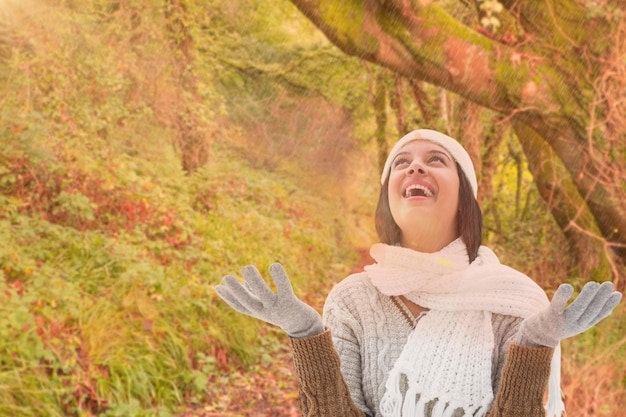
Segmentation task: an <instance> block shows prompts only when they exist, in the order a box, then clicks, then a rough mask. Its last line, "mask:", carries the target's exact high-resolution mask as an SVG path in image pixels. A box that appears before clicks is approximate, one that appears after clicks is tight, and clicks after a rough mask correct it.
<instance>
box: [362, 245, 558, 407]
mask: <svg viewBox="0 0 626 417" xmlns="http://www.w3.org/2000/svg"><path fill="white" fill-rule="evenodd" d="M370 253H371V255H372V257H373V258H374V259H375V260H376V262H377V263H375V264H373V265H368V266H366V267H365V271H366V272H367V273H368V275H369V277H370V279H371V281H372V284H373V285H374V286H376V288H378V290H379V291H381V292H382V293H383V294H385V295H388V296H399V295H403V296H405V297H406V298H407V299H409V300H410V301H412V302H414V303H416V304H419V305H420V306H422V307H425V308H428V309H429V310H430V311H429V312H428V314H426V315H425V316H424V317H423V318H421V319H420V320H419V321H418V322H417V325H416V326H415V329H414V330H413V331H412V332H411V334H410V335H409V337H408V339H407V342H406V345H405V347H404V349H403V350H402V353H401V354H400V356H399V358H398V359H397V361H396V363H395V364H394V367H393V369H392V370H391V372H390V374H389V376H388V378H387V382H386V391H385V395H384V396H383V399H382V400H381V405H380V408H381V412H382V414H383V415H384V416H385V417H400V416H402V417H414V416H415V417H417V416H425V415H428V410H431V411H430V415H431V416H432V417H448V416H451V415H452V414H453V413H454V412H455V411H456V410H458V409H462V410H463V415H467V416H484V415H485V414H486V413H487V411H488V410H489V408H490V406H491V403H492V402H493V398H494V394H493V389H492V386H491V366H492V363H491V362H492V354H493V349H494V337H493V329H492V324H491V314H492V313H497V314H503V315H510V316H516V317H522V318H525V317H528V316H530V315H531V314H533V313H535V312H536V311H538V310H541V309H544V308H545V307H547V306H548V304H549V301H548V298H547V296H546V295H545V292H544V291H543V290H542V289H541V288H540V287H539V286H538V285H537V284H536V283H535V282H534V281H533V280H532V279H530V278H529V277H527V276H526V275H524V274H522V273H520V272H518V271H516V270H514V269H512V268H509V267H507V266H505V265H502V264H500V262H499V260H498V258H497V256H496V255H495V254H494V253H493V252H492V251H491V250H490V249H489V248H487V247H485V246H481V247H480V249H479V251H478V257H477V258H476V260H474V261H473V262H472V263H471V264H469V261H468V256H467V250H466V246H465V244H464V243H463V241H462V240H461V239H457V240H455V241H454V242H452V243H451V244H450V245H448V246H447V247H445V248H444V249H442V250H441V251H439V252H435V253H422V252H417V251H414V250H412V249H407V248H402V247H399V246H390V245H385V244H380V243H379V244H375V245H374V246H372V248H371V250H370ZM403 391H406V392H405V393H404V395H403V394H402V392H403ZM560 394H561V391H560V349H559V347H557V348H556V349H555V353H554V356H553V358H552V364H551V370H550V383H549V388H548V403H547V406H546V408H547V412H548V416H550V417H551V416H553V415H556V416H560V415H561V413H562V411H563V410H564V405H563V402H562V400H561V395H560Z"/></svg>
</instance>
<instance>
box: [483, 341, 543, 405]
mask: <svg viewBox="0 0 626 417" xmlns="http://www.w3.org/2000/svg"><path fill="white" fill-rule="evenodd" d="M553 354H554V349H552V348H534V347H527V346H522V345H518V344H516V343H511V346H510V347H509V351H508V353H507V357H506V362H505V364H504V369H503V370H502V379H501V382H500V388H499V389H498V392H497V394H496V398H495V400H494V403H493V406H492V407H491V410H490V411H489V414H488V416H489V417H543V416H545V409H544V405H543V397H544V393H545V390H546V387H547V385H548V379H549V377H550V362H551V361H552V355H553Z"/></svg>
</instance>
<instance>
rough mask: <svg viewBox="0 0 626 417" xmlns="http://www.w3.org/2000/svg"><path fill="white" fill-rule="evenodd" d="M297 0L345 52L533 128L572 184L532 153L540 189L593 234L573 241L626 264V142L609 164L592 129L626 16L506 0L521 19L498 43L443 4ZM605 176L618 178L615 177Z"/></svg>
mask: <svg viewBox="0 0 626 417" xmlns="http://www.w3.org/2000/svg"><path fill="white" fill-rule="evenodd" d="M291 1H292V3H294V4H295V5H296V6H297V7H298V8H299V9H300V10H301V11H302V12H303V13H304V14H305V15H306V16H307V17H308V18H309V19H310V20H311V21H312V22H313V23H314V24H315V25H317V27H318V28H320V29H321V30H322V31H323V32H324V34H325V35H326V36H327V37H328V38H329V39H330V40H331V41H332V42H333V43H334V44H335V45H337V46H338V47H339V48H340V49H342V50H343V51H344V52H345V53H347V54H349V55H354V56H357V57H360V58H362V59H364V60H367V61H370V62H374V63H377V64H379V65H381V66H384V67H386V68H389V69H391V70H392V71H394V72H396V73H398V74H401V75H403V76H404V77H406V78H408V79H412V80H421V81H426V82H429V83H431V84H434V85H437V86H441V87H443V88H445V89H447V90H449V91H452V92H454V93H456V94H459V95H461V96H462V97H464V98H466V99H468V100H470V101H473V102H475V103H477V104H479V105H481V106H484V107H487V108H489V109H492V110H494V111H496V112H499V113H501V114H503V115H504V116H505V117H507V118H509V119H510V120H514V122H515V123H516V126H520V125H525V127H526V128H527V129H521V128H519V127H518V128H516V131H518V132H527V131H528V129H530V130H532V132H533V136H532V138H528V137H519V139H520V141H521V142H525V143H526V144H528V142H532V143H535V141H538V140H541V141H543V145H544V146H549V147H550V148H551V149H552V151H553V152H552V153H551V154H550V155H552V156H551V157H554V158H555V159H556V158H558V159H560V161H561V162H562V164H563V166H564V167H565V169H566V172H567V175H566V176H567V177H568V180H567V182H565V181H562V179H559V178H556V179H555V178H553V177H545V178H544V177H542V174H543V171H542V170H541V169H542V168H541V163H542V162H543V161H542V160H537V159H534V160H533V158H537V156H536V154H535V153H532V152H526V155H527V157H528V158H529V164H530V166H531V169H532V170H533V173H534V174H535V175H536V176H537V177H538V178H539V180H538V181H539V183H538V186H540V187H543V188H544V189H545V187H546V184H544V181H547V183H548V185H549V187H550V190H552V192H551V193H550V195H555V193H556V194H558V195H559V196H563V199H562V200H559V204H556V205H555V204H550V207H551V210H553V214H554V216H555V218H557V219H561V220H560V221H559V224H560V225H561V226H562V227H563V228H564V229H565V230H564V232H565V233H566V234H567V235H568V238H569V237H571V236H573V235H572V233H571V232H570V229H569V228H568V227H569V226H568V225H569V224H570V223H569V221H564V220H563V219H564V218H565V219H569V217H567V216H566V217H563V213H564V212H567V213H571V212H572V210H573V211H574V212H575V213H578V214H577V216H576V219H577V223H576V224H577V225H580V226H581V227H584V231H583V233H580V234H576V238H574V237H572V239H575V240H574V242H573V243H572V245H573V246H577V245H578V244H579V242H580V241H581V240H585V239H587V240H590V242H588V243H587V244H588V245H592V246H593V242H592V241H594V240H596V238H595V237H589V236H593V235H594V233H595V232H596V231H599V233H600V235H601V237H602V239H603V240H604V242H605V243H606V247H607V248H611V251H612V252H613V255H617V256H619V258H621V261H622V262H626V199H624V198H623V196H624V189H625V188H624V183H623V182H622V183H621V184H615V183H614V182H615V178H617V181H622V180H623V178H624V176H623V173H624V169H625V167H624V165H626V164H624V152H626V151H625V150H624V140H621V141H619V140H618V141H614V142H613V143H617V144H619V146H621V148H620V149H618V150H615V151H614V152H613V153H612V154H610V155H612V156H611V157H606V156H605V155H607V152H605V149H604V148H602V147H601V146H600V145H601V144H602V143H604V142H606V140H605V139H606V138H605V135H606V133H607V132H608V131H607V130H606V129H605V130H602V126H601V125H600V124H596V125H593V124H592V123H591V121H592V119H594V118H596V116H598V115H600V116H602V114H603V112H605V111H606V109H605V108H603V107H601V106H600V108H597V109H596V113H598V115H596V114H595V113H594V114H592V113H591V111H590V109H592V108H593V106H592V104H594V99H597V96H598V87H597V86H598V85H599V84H600V82H601V81H602V80H603V79H604V78H606V77H607V76H608V75H610V74H607V73H606V68H613V67H611V66H610V65H608V64H610V63H612V64H613V65H614V67H615V66H617V67H619V68H622V67H624V66H625V65H626V64H625V63H624V62H623V61H622V60H621V59H620V58H619V56H623V54H622V55H620V53H621V52H622V51H619V50H618V51H617V52H615V51H614V49H615V47H614V45H615V44H619V45H622V44H623V43H620V42H613V43H612V40H613V39H615V37H616V36H622V37H623V36H624V35H623V33H621V34H620V33H617V32H616V31H615V28H616V27H623V26H624V25H623V21H624V20H626V13H625V14H622V15H621V16H622V17H620V19H622V21H620V22H619V25H618V24H616V19H617V18H612V17H611V16H610V15H609V14H607V15H606V16H596V17H592V15H591V14H590V13H587V12H588V11H587V10H585V9H584V8H583V6H581V5H580V4H579V2H577V1H576V0H553V1H550V2H536V1H530V0H504V1H502V2H501V3H502V4H503V5H504V6H505V7H507V8H510V10H506V9H505V10H504V11H503V13H505V14H507V18H508V19H510V20H513V21H515V19H517V21H516V24H515V25H511V27H510V28H506V30H508V32H506V33H505V35H506V36H504V35H503V36H501V37H498V36H496V35H494V34H492V33H487V32H485V31H483V33H479V32H477V31H475V30H474V29H473V28H472V27H469V26H466V25H465V24H463V23H462V22H461V20H459V19H456V18H455V17H453V16H451V15H450V14H448V13H447V12H446V11H445V10H443V8H442V7H440V6H438V5H437V4H435V3H434V2H407V1H403V0H385V1H383V0H342V1H333V0H315V1H314V0H291ZM503 20H504V19H503ZM611 51H613V52H611ZM616 57H617V58H616ZM620 66H621V67H620ZM603 71H604V72H603ZM603 77H604V78H603ZM613 94H616V95H617V96H616V97H613V98H614V99H616V100H615V101H616V102H617V103H621V102H623V101H624V96H625V95H626V93H625V92H624V91H622V90H620V91H614V92H613ZM597 101H599V102H600V103H604V102H606V101H607V100H597ZM596 104H597V103H596ZM590 126H591V128H593V129H592V130H589V129H588V127H590ZM614 130H615V129H614ZM617 130H620V129H617ZM624 130H626V126H623V129H621V132H623V131H624ZM524 134H525V133H519V135H520V136H522V135H524ZM617 134H618V135H623V133H617ZM539 138H540V139H539ZM620 138H624V136H620ZM553 163H555V162H553ZM605 172H616V173H618V175H614V176H612V177H609V178H607V176H606V175H604V174H603V173H605ZM564 175H565V173H564ZM610 178H612V179H613V182H611V180H610ZM566 186H567V189H565V187H566ZM576 194H577V195H578V197H577V198H574V196H575V195H576ZM542 196H544V197H545V196H546V194H545V193H542ZM623 200H624V201H623ZM547 202H548V203H551V201H550V200H548V201H547ZM569 206H571V207H569ZM566 207H567V210H566ZM581 219H584V221H581ZM594 223H595V224H596V226H594Z"/></svg>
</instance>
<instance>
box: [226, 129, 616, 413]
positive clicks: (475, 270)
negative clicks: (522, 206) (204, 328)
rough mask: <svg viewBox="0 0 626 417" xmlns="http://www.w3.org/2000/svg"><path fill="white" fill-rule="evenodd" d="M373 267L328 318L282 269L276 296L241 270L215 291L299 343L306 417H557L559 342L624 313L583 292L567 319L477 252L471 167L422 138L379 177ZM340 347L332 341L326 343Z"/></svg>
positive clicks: (612, 298) (407, 143) (444, 146)
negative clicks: (295, 289) (545, 401)
mask: <svg viewBox="0 0 626 417" xmlns="http://www.w3.org/2000/svg"><path fill="white" fill-rule="evenodd" d="M381 185H382V187H381V192H380V196H379V201H378V207H377V210H376V230H377V232H378V235H379V237H380V239H381V243H378V244H375V245H373V246H372V248H371V251H370V253H371V254H372V257H373V258H374V259H375V260H376V263H375V264H373V265H369V266H366V267H365V271H364V272H362V273H358V274H354V275H351V276H349V277H347V278H346V279H345V280H343V281H342V282H340V283H339V284H338V285H336V286H335V288H333V290H332V291H331V293H330V294H329V296H328V298H327V300H326V303H325V306H324V312H323V317H324V319H323V321H322V320H321V319H320V317H319V315H318V314H317V312H315V310H314V309H312V308H311V307H309V306H307V305H306V304H304V303H302V302H301V301H300V300H298V299H297V298H296V297H295V296H294V294H293V290H292V288H291V285H290V283H289V280H288V278H287V276H286V274H285V272H284V270H283V269H282V267H281V266H280V265H279V264H274V265H272V266H271V267H270V273H271V275H272V277H273V278H274V280H275V282H276V286H277V289H278V293H277V294H274V293H273V292H272V291H271V290H269V288H268V287H267V285H266V284H265V282H264V281H263V279H262V277H261V276H260V274H259V273H258V271H257V270H256V269H255V268H254V267H252V266H248V267H245V268H244V269H243V270H242V274H243V276H244V278H245V284H244V285H243V286H242V285H241V284H239V282H238V281H237V280H236V279H235V278H234V277H232V276H227V277H225V278H224V285H223V286H217V287H216V290H217V292H218V294H219V295H220V296H221V297H222V298H223V299H224V300H225V301H226V302H227V303H228V304H229V305H231V306H232V307H233V308H235V309H236V310H238V311H240V312H242V313H245V314H248V315H251V316H253V317H257V318H260V319H262V320H265V321H267V322H270V323H273V324H276V325H278V326H280V327H282V328H283V329H284V330H285V331H286V332H287V333H288V334H289V336H290V345H291V347H292V351H293V355H294V363H295V368H296V374H297V377H298V382H299V388H300V399H301V408H302V411H303V414H304V415H305V416H364V415H366V416H431V417H438V416H446V417H450V416H452V417H456V416H484V415H488V416H492V417H493V416H525V417H527V416H543V415H545V411H544V409H543V406H542V402H543V394H544V391H545V388H546V385H548V380H549V381H550V384H549V385H550V387H549V390H548V391H549V396H548V404H547V408H548V414H549V415H550V416H552V415H560V414H561V413H562V411H563V408H564V407H563V403H562V401H561V398H560V390H559V372H560V369H559V367H560V354H559V341H560V340H562V339H563V338H566V337H570V336H574V335H576V334H578V333H581V332H582V331H584V330H586V329H588V328H590V327H592V326H594V325H595V324H596V323H597V322H599V321H600V320H602V319H603V318H605V317H606V316H608V315H609V314H610V313H611V312H612V310H613V308H614V307H615V306H616V305H617V303H618V302H619V301H620V299H621V294H620V293H618V292H615V291H613V285H612V284H611V283H610V282H607V283H603V284H602V285H600V284H597V283H593V282H592V283H589V284H587V285H586V286H585V287H584V288H583V290H582V292H581V294H580V295H579V296H578V297H577V298H576V300H575V301H574V302H573V303H572V304H571V305H570V306H568V307H567V308H566V307H565V305H566V303H567V301H568V299H569V298H570V296H571V295H572V293H573V288H572V287H571V286H570V285H568V284H563V285H561V286H560V287H559V289H558V290H557V292H556V293H555V295H554V297H553V300H552V302H551V303H550V302H549V301H548V299H547V297H546V295H545V293H544V292H543V291H542V290H541V289H540V288H539V286H537V285H536V284H535V283H534V282H533V281H532V280H531V279H530V278H528V277H527V276H525V275H523V274H521V273H520V272H517V271H515V270H513V269H511V268H509V267H506V266H504V265H501V264H500V263H499V262H498V259H497V257H496V256H495V254H494V253H493V252H492V251H491V250H489V249H488V248H486V247H484V246H481V245H480V243H481V234H482V215H481V212H480V208H479V206H478V203H477V201H476V195H477V181H476V175H475V172H474V167H473V165H472V162H471V159H470V158H469V155H468V154H467V152H466V151H465V150H464V149H463V147H462V146H461V145H460V144H459V143H458V142H456V141H455V140H454V139H452V138H451V137H449V136H446V135H443V134H441V133H439V132H435V131H432V130H416V131H413V132H411V133H409V134H407V135H406V136H404V137H403V138H401V139H400V140H399V141H398V143H396V145H395V146H394V148H393V149H392V151H391V152H390V154H389V156H388V158H387V161H386V163H385V167H384V169H383V173H382V176H381ZM331 334H332V336H331Z"/></svg>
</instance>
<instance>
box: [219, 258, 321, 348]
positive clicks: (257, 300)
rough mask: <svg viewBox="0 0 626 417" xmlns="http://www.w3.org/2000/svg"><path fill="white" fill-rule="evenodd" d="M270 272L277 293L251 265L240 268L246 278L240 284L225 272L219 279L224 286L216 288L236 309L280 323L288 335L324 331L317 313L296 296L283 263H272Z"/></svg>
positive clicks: (314, 333) (301, 335) (305, 334)
mask: <svg viewBox="0 0 626 417" xmlns="http://www.w3.org/2000/svg"><path fill="white" fill-rule="evenodd" d="M269 272H270V275H271V276H272V278H273V279H274V282H275V283H276V288H277V290H278V292H277V293H274V292H273V291H272V290H271V289H270V288H269V287H268V286H267V284H266V283H265V281H264V280H263V277H262V276H261V274H260V273H259V271H258V270H257V269H256V268H255V267H254V266H253V265H248V266H246V267H244V268H243V269H242V270H241V274H242V275H243V277H244V280H245V282H244V284H243V285H242V284H241V283H239V281H237V279H236V278H235V277H233V276H230V275H227V276H225V277H224V279H223V280H222V282H223V284H224V285H217V286H216V287H215V290H216V291H217V294H218V295H219V296H220V297H221V298H222V299H223V300H224V301H225V302H226V303H227V304H228V305H230V306H231V307H232V308H234V309H235V310H237V311H239V312H240V313H243V314H247V315H249V316H252V317H255V318H257V319H260V320H263V321H266V322H268V323H271V324H274V325H276V326H279V327H280V328H282V329H283V330H284V331H286V332H287V334H288V335H289V336H291V337H297V338H302V337H308V336H314V335H316V334H320V333H323V332H324V325H323V324H322V319H321V318H320V315H319V313H318V312H317V311H315V309H313V307H311V306H309V305H307V304H306V303H304V302H302V301H301V300H299V299H298V298H297V297H296V295H295V294H294V292H293V288H292V287H291V283H290V282H289V278H288V277H287V274H286V273H285V270H284V269H283V267H282V265H281V264H278V263H275V264H272V265H271V266H270V268H269Z"/></svg>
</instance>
